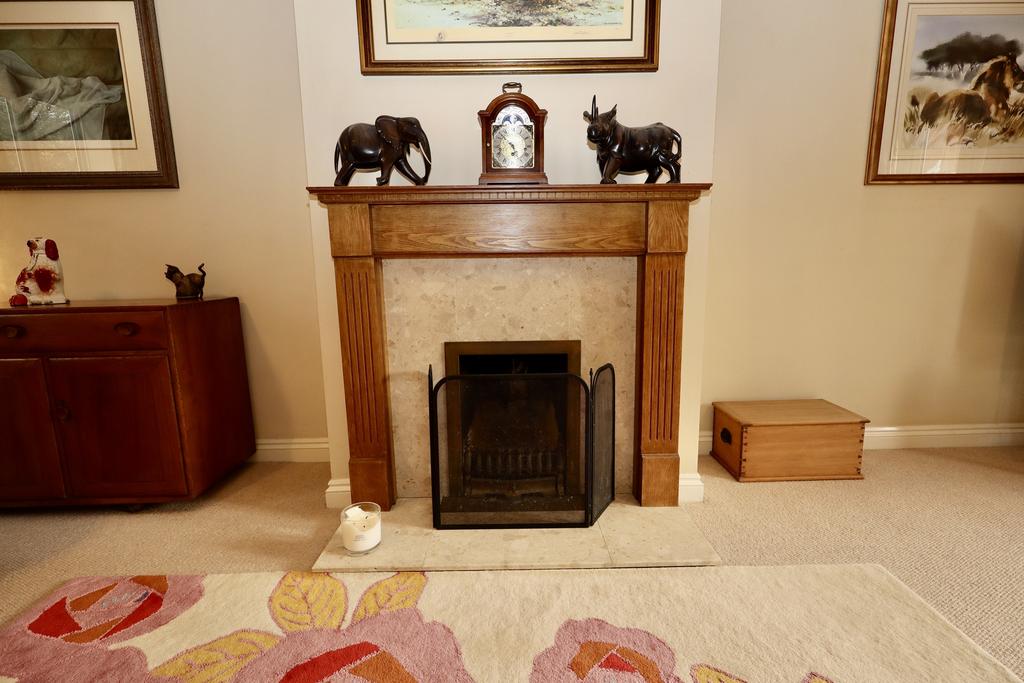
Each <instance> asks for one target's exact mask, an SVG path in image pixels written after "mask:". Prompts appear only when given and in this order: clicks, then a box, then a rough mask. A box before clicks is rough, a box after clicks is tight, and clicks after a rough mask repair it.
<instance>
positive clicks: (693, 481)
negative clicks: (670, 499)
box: [679, 472, 704, 505]
mask: <svg viewBox="0 0 1024 683" xmlns="http://www.w3.org/2000/svg"><path fill="white" fill-rule="evenodd" d="M703 502H704V481H703V480H702V479H701V478H700V475H699V474H697V473H696V472H693V473H690V474H680V475H679V504H680V505H682V504H683V503H703Z"/></svg>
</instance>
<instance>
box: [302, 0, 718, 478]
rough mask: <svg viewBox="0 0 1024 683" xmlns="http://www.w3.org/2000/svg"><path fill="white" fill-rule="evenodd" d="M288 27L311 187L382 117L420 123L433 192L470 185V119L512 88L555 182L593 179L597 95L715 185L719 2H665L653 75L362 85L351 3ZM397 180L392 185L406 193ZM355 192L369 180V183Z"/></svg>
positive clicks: (691, 343) (694, 177) (323, 181)
mask: <svg viewBox="0 0 1024 683" xmlns="http://www.w3.org/2000/svg"><path fill="white" fill-rule="evenodd" d="M295 17H296V29H297V34H298V47H299V63H300V72H301V81H302V105H303V120H304V124H305V136H306V157H307V166H308V178H309V183H310V184H311V185H330V184H331V183H332V182H333V181H334V170H333V153H334V144H335V141H336V140H337V136H338V133H340V131H341V129H342V128H344V127H345V126H347V125H348V124H350V123H354V122H357V121H373V119H374V118H375V117H376V116H377V115H379V114H382V113H390V114H395V115H398V116H402V115H412V116H416V117H417V118H419V119H420V122H421V123H422V124H423V128H424V129H425V130H426V131H427V134H428V136H429V137H430V143H431V148H432V156H433V159H434V168H433V173H432V175H431V178H430V182H431V184H432V185H444V184H455V185H458V184H463V185H465V184H475V183H476V181H477V177H478V176H479V174H480V170H481V169H480V153H479V149H480V148H479V124H478V123H477V116H476V114H477V112H478V111H479V110H480V109H482V108H483V107H484V106H485V105H486V104H487V103H488V102H490V100H491V99H492V98H494V97H495V96H496V95H498V94H499V93H500V92H501V84H502V83H503V82H505V81H510V80H518V81H521V82H522V83H523V85H524V91H525V92H526V94H528V95H530V96H531V97H532V98H534V99H535V100H536V101H537V102H538V103H539V104H540V105H541V106H542V107H544V108H545V109H547V110H548V124H547V127H546V129H545V143H546V154H545V166H546V170H547V173H548V177H549V179H550V181H551V182H552V183H591V182H597V181H598V180H599V176H598V173H597V164H596V161H595V159H594V153H593V152H592V151H591V150H590V149H589V148H588V147H587V144H586V123H585V121H584V120H583V118H582V113H583V111H584V110H586V109H588V108H589V105H590V101H591V97H592V96H593V95H594V94H597V95H598V102H599V104H600V105H601V106H602V108H607V107H611V106H612V105H613V104H616V103H618V105H619V118H620V120H621V121H622V122H623V123H626V124H631V125H641V124H647V123H651V122H653V121H656V120H661V121H664V122H665V123H668V124H669V125H672V126H673V127H675V128H677V129H678V130H679V131H680V132H681V133H682V136H683V138H684V147H683V152H684V163H683V182H710V181H711V180H712V172H711V171H712V162H713V156H714V145H713V143H714V139H715V102H716V95H715V91H716V87H717V83H718V77H717V70H718V36H719V21H720V0H702V1H694V2H686V3H682V2H671V3H663V8H662V20H661V26H662V29H661V30H662V50H661V68H660V70H659V71H658V72H657V73H653V74H611V75H594V74H570V75H545V76H537V75H522V74H519V75H516V74H510V75H498V76H375V77H364V76H362V75H361V74H360V73H359V56H358V51H357V49H358V47H357V46H358V37H357V32H356V17H355V3H352V2H336V1H328V0H295ZM395 178H396V180H394V182H395V183H396V184H397V183H404V182H405V181H404V179H398V178H397V174H396V176H395ZM637 180H638V181H639V180H641V179H640V178H638V179H637ZM353 182H359V183H360V184H371V183H372V182H373V180H372V177H370V176H365V177H360V178H359V179H358V181H353ZM710 204H711V201H710V198H707V197H706V198H704V199H702V200H701V201H700V202H698V203H697V204H696V205H695V206H694V207H693V212H692V216H691V222H690V255H689V257H688V261H687V272H686V278H687V280H686V302H685V305H686V317H685V321H684V352H683V375H684V379H683V387H684V389H683V410H682V415H681V436H680V441H681V446H680V449H681V454H682V458H683V462H682V470H683V472H685V473H687V474H693V473H695V472H696V452H697V437H698V434H697V432H698V419H699V406H700V382H701V374H702V373H701V367H702V354H703V333H702V330H703V318H704V305H703V302H704V296H705V289H706V278H707V249H708V235H709V229H710V210H711V207H710ZM311 212H312V219H313V242H314V249H315V251H316V271H317V291H318V294H319V307H320V321H321V329H322V330H323V332H324V333H323V337H322V347H321V349H322V353H323V356H324V368H325V381H326V392H327V413H328V429H329V432H330V436H331V444H332V465H333V467H332V469H333V474H334V476H335V477H336V478H337V479H339V480H340V479H343V478H344V477H346V476H347V474H346V471H347V470H346V468H347V460H348V454H347V451H346V449H345V446H344V444H345V442H346V439H345V419H344V404H343V397H342V395H341V394H342V391H341V386H342V383H341V364H340V352H339V351H338V349H339V345H338V338H337V312H336V311H335V310H334V306H335V303H334V301H335V299H334V281H333V268H332V264H331V262H330V257H329V249H328V241H327V219H326V212H325V211H324V210H322V209H321V208H319V207H317V206H313V207H312V208H311Z"/></svg>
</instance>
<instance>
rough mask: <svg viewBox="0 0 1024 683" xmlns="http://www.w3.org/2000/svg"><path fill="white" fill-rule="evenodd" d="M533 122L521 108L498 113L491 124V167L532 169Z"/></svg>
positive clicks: (503, 110) (511, 107) (505, 109)
mask: <svg viewBox="0 0 1024 683" xmlns="http://www.w3.org/2000/svg"><path fill="white" fill-rule="evenodd" d="M533 148H534V137H533V121H531V120H530V117H529V115H528V114H527V113H526V111H525V110H523V109H522V108H521V107H517V106H509V107H505V108H504V109H502V110H501V111H500V112H498V116H497V117H496V118H495V120H494V123H492V124H491V166H492V167H493V168H533V164H534V149H533Z"/></svg>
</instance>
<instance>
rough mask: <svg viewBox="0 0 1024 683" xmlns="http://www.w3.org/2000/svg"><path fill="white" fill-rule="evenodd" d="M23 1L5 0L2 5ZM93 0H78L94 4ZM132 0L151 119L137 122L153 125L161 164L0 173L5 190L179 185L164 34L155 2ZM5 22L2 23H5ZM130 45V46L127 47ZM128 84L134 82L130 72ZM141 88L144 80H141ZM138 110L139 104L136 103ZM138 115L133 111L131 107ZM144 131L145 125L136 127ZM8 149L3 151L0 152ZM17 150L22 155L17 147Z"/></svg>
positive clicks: (39, 0)
mask: <svg viewBox="0 0 1024 683" xmlns="http://www.w3.org/2000/svg"><path fill="white" fill-rule="evenodd" d="M17 1H18V0H0V10H2V8H3V4H5V3H10V2H17ZM54 1H55V0H34V2H30V4H44V3H49V2H54ZM91 1H93V0H73V2H75V3H78V2H91ZM123 2H126V3H127V2H131V3H132V4H133V6H134V13H135V18H136V24H137V29H138V34H139V38H140V41H139V45H138V46H137V49H138V51H139V52H138V54H139V55H141V60H142V71H143V75H144V80H145V84H144V85H145V91H146V92H145V98H143V99H144V101H145V102H146V103H147V105H148V110H149V119H148V121H145V122H136V126H147V129H146V130H147V132H148V129H149V128H151V129H152V145H153V155H154V157H155V166H156V168H154V169H152V170H133V171H116V170H109V171H79V172H14V173H4V172H0V189H18V190H57V189H85V190H103V189H127V188H177V187H178V170H177V162H176V159H175V155H174V141H173V136H172V133H171V117H170V110H169V107H168V104H167V89H166V86H165V84H164V71H163V60H162V58H161V55H160V38H159V33H158V30H157V22H156V11H155V8H154V0H123ZM0 24H2V21H0ZM126 47H127V46H126ZM126 85H129V86H131V85H132V84H131V83H130V82H129V81H128V79H127V75H126ZM135 85H136V86H138V85H139V84H138V83H136V84H135ZM132 109H134V107H132ZM129 114H130V115H132V116H134V112H133V111H130V112H129ZM136 130H141V128H138V127H137V128H136ZM2 153H3V152H2V151H0V154H2ZM14 153H18V152H17V150H15V151H14Z"/></svg>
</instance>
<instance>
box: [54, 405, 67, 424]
mask: <svg viewBox="0 0 1024 683" xmlns="http://www.w3.org/2000/svg"><path fill="white" fill-rule="evenodd" d="M53 413H54V416H55V417H56V418H57V421H58V422H70V421H71V408H69V407H68V404H67V403H65V402H64V401H57V403H56V405H55V406H54V408H53Z"/></svg>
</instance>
